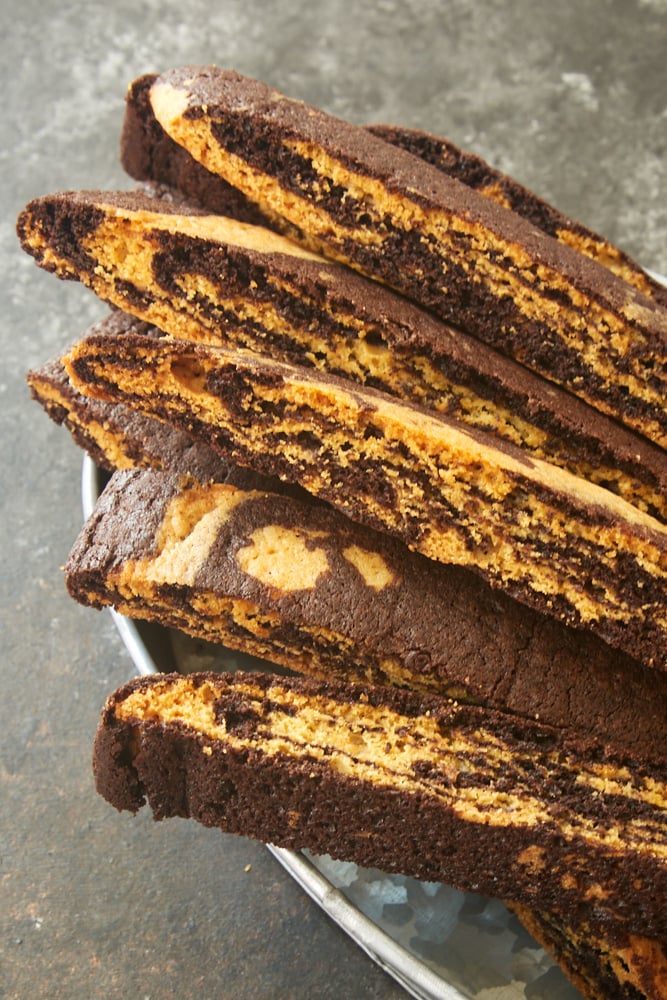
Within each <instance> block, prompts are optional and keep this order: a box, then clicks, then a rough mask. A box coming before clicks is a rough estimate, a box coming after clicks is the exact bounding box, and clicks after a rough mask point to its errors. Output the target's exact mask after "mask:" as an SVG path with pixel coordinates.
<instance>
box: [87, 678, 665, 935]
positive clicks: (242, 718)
mask: <svg viewBox="0 0 667 1000" xmlns="http://www.w3.org/2000/svg"><path fill="white" fill-rule="evenodd" d="M101 733H102V736H101V741H100V742H99V743H98V744H97V747H96V751H95V768H96V780H97V787H98V790H99V791H100V793H101V794H102V795H103V796H105V797H106V798H107V799H108V800H109V801H110V802H111V803H112V804H114V805H116V806H117V807H119V808H130V809H133V810H136V809H138V808H139V807H140V806H141V805H142V804H143V802H144V801H145V800H148V802H149V803H150V806H151V808H152V810H153V814H154V816H155V817H156V818H158V819H162V818H166V817H167V816H174V815H178V816H189V817H191V818H194V819H196V820H197V821H199V822H201V823H203V824H204V825H208V826H218V827H221V828H222V829H224V830H226V831H228V832H231V833H241V834H243V835H244V836H251V837H253V836H254V837H258V838H259V839H262V840H264V841H266V842H268V843H273V844H276V845H277V846H284V847H288V848H292V849H300V848H304V847H308V848H309V849H311V850H313V851H315V852H316V853H330V854H332V855H333V856H334V857H341V858H345V859H347V860H354V861H356V862H357V863H359V864H362V865H365V866H374V867H380V868H381V869H382V870H385V871H400V872H403V873H404V874H410V875H413V876H416V877H418V878H424V879H428V880H437V881H442V880H443V878H446V879H447V881H448V882H449V883H450V884H453V885H455V886H458V887H459V888H465V889H472V890H474V891H479V892H482V893H484V894H487V895H488V894H490V893H492V892H495V893H496V894H497V895H500V896H501V897H506V898H508V899H510V900H511V899H514V900H516V901H518V902H526V903H530V904H536V905H541V906H543V907H544V908H545V909H547V910H553V911H554V912H558V913H560V914H561V915H562V916H563V917H565V918H567V919H569V920H571V921H572V922H573V923H575V924H576V923H577V922H580V921H582V920H586V919H587V917H590V915H591V913H595V917H596V919H597V920H599V922H600V923H601V924H603V925H606V924H609V925H610V926H612V927H613V926H614V925H618V924H622V925H624V926H625V927H626V928H627V929H628V930H631V931H633V932H635V933H639V934H646V935H647V936H651V937H660V936H661V935H664V934H665V931H666V930H667V927H666V917H665V912H664V907H663V905H662V901H663V900H664V898H665V890H666V889H667V881H666V880H667V866H666V865H665V855H666V854H667V841H666V840H665V837H664V824H662V818H661V817H662V815H663V813H664V808H665V782H664V776H661V775H659V774H658V773H657V772H652V774H651V777H650V778H648V776H646V775H644V774H643V772H642V770H641V768H636V767H635V766H634V765H632V764H631V763H630V761H629V760H628V759H623V758H621V759H618V760H616V759H615V758H613V757H612V756H610V755H608V754H607V753H606V752H603V751H601V750H600V749H599V748H598V749H597V750H596V749H595V745H594V744H590V743H589V744H582V743H578V742H577V741H568V739H567V738H565V737H563V736H560V735H559V734H557V733H555V732H554V731H552V730H549V729H548V728H547V727H543V726H540V725H538V724H536V723H528V722H525V721H524V722H522V723H521V724H520V725H519V723H518V722H517V720H516V718H506V717H503V716H501V715H499V714H498V713H489V712H487V711H484V710H482V709H479V708H475V707H472V706H460V705H455V704H447V703H445V702H443V700H442V699H429V698H428V696H425V695H415V694H414V693H412V692H405V691H398V690H397V689H390V688H385V689H379V688H370V689H369V688H365V687H356V688H355V686H352V685H339V684H334V683H333V682H332V683H328V684H323V683H322V682H316V681H313V680H312V679H309V678H276V677H272V676H271V675H266V674H252V675H249V674H242V675H236V676H229V675H221V674H209V675H190V676H189V677H187V678H185V677H182V676H180V675H166V676H165V675H163V676H161V677H151V678H147V677H143V678H139V679H138V680H137V681H135V682H134V683H131V684H130V685H127V686H126V687H125V688H123V689H122V690H121V691H120V692H116V694H115V695H113V696H112V697H111V698H110V699H109V701H108V703H107V706H106V708H105V711H104V714H103V719H102V722H101ZM607 803H609V805H612V803H613V806H612V810H611V811H608V810H607V808H606V804H607Z"/></svg>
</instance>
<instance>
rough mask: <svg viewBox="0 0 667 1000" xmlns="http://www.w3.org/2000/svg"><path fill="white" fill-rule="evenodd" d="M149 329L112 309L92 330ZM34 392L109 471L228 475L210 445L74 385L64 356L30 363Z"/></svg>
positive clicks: (29, 377)
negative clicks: (86, 393) (174, 470)
mask: <svg viewBox="0 0 667 1000" xmlns="http://www.w3.org/2000/svg"><path fill="white" fill-rule="evenodd" d="M130 330H134V331H135V332H138V333H142V332H146V331H147V326H146V324H145V323H141V322H138V321H137V320H134V319H132V317H130V316H126V315H123V314H122V313H120V312H117V313H112V314H111V315H110V316H108V317H107V318H106V319H105V320H102V321H101V322H100V323H99V324H95V325H94V326H92V327H91V328H90V330H89V331H88V332H89V333H91V334H92V333H94V332H97V331H99V332H100V333H102V332H106V333H108V334H113V335H118V334H122V333H127V332H129V331H130ZM26 380H27V383H28V386H29V388H30V394H31V396H32V398H33V399H34V400H35V401H36V402H37V403H39V404H40V405H41V406H42V407H43V409H44V411H45V412H46V413H47V415H48V416H49V417H50V418H51V419H52V420H53V421H54V423H56V424H59V425H61V426H63V427H65V428H67V430H68V431H69V432H70V434H71V435H72V438H73V439H74V441H75V442H76V444H77V445H78V446H79V447H80V448H82V449H83V450H84V451H85V452H86V453H87V454H88V455H89V456H90V457H91V458H92V460H93V462H94V463H95V465H97V466H98V468H100V469H103V470H104V471H105V472H114V471H115V470H116V469H133V468H153V469H170V468H178V469H179V470H181V471H182V472H188V473H190V474H191V475H193V476H195V477H196V478H197V479H199V480H201V481H203V482H207V481H208V480H209V479H214V480H216V481H224V479H225V478H226V473H227V470H228V468H229V465H228V463H225V462H224V461H223V460H222V459H221V457H220V456H219V455H218V454H216V452H214V451H213V450H212V449H211V448H209V447H207V446H206V445H204V444H202V443H201V442H198V441H193V439H192V438H191V437H189V435H187V434H186V433H184V432H183V431H179V430H177V429H176V428H174V427H172V426H171V425H170V424H166V423H164V422H163V421H161V420H156V419H155V418H154V417H149V416H146V415H145V414H143V413H140V412H138V411H137V410H133V409H131V408H130V407H127V406H124V405H122V404H116V403H105V402H102V401H101V400H98V399H92V398H91V397H89V396H84V395H82V393H80V392H79V391H78V390H77V389H75V388H74V386H73V385H72V383H71V382H70V379H69V376H68V375H67V372H66V371H65V368H64V366H63V364H62V361H61V360H60V358H56V359H53V360H51V361H49V362H47V363H46V364H44V365H42V366H41V367H40V368H34V369H31V370H30V371H29V372H28V374H27V376H26Z"/></svg>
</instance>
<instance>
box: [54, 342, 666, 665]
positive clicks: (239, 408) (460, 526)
mask: <svg viewBox="0 0 667 1000" xmlns="http://www.w3.org/2000/svg"><path fill="white" fill-rule="evenodd" d="M64 363H65V365H66V367H67V370H68V373H69V375H70V378H72V379H73V381H74V383H75V385H77V386H78V387H79V388H81V389H82V390H84V391H86V392H89V393H92V394H96V395H100V396H102V397H106V398H108V399H113V400H115V401H118V402H121V401H122V402H130V403H131V404H132V405H135V406H137V407H138V408H140V409H143V410H144V411H145V412H149V413H151V414H152V415H154V416H158V417H159V418H161V419H170V420H172V421H173V422H174V423H175V424H176V425H177V426H181V427H182V428H183V429H187V430H188V432H189V433H192V434H193V436H196V437H198V438H201V439H202V440H205V441H206V442H207V443H208V444H210V445H211V447H213V448H215V449H216V450H218V451H220V453H221V454H223V456H226V457H227V458H228V459H230V460H231V461H234V462H238V463H239V464H242V465H248V466H250V467H252V468H255V469H256V470H257V471H259V472H262V473H263V474H268V475H277V476H279V477H280V478H284V479H286V480H288V481H295V482H297V483H299V485H301V486H303V487H304V488H305V489H307V490H308V491H309V492H311V493H314V494H316V495H318V496H320V497H321V498H322V499H324V500H327V501H328V502H330V503H331V504H332V505H334V506H336V507H337V508H339V509H341V510H343V512H344V513H347V514H348V515H349V516H351V517H352V518H353V519H354V520H360V521H361V522H362V523H365V524H367V525H368V526H369V527H372V528H376V529H379V530H385V531H388V532H389V533H390V534H394V535H395V536H397V537H400V538H401V539H402V540H403V541H404V542H406V543H407V544H408V545H409V546H410V547H412V548H414V549H416V550H417V551H420V552H421V553H422V554H424V555H427V556H428V557H429V558H434V559H436V560H438V561H440V562H448V563H458V564H461V565H468V566H469V567H470V568H472V569H474V570H475V571H476V572H479V573H481V574H482V575H483V576H484V577H485V579H487V580H488V581H489V582H490V583H491V584H492V585H493V586H497V587H500V588H501V589H504V590H506V591H507V592H509V593H510V594H511V596H513V597H516V598H517V599H519V600H521V601H523V602H524V603H527V604H530V605H533V606H535V607H537V609H538V610H540V611H543V612H545V613H547V614H550V615H552V616H554V617H558V618H562V619H563V620H564V621H565V622H567V623H569V624H573V625H577V626H585V627H587V628H590V629H591V630H593V631H595V632H597V633H598V634H599V635H600V637H601V638H603V639H604V640H605V641H607V642H609V643H610V644H611V645H613V646H615V647H617V648H621V649H624V650H625V651H626V652H628V653H629V654H630V655H632V656H635V657H636V658H638V659H641V660H642V661H643V662H646V663H647V664H650V665H655V666H664V663H665V661H664V655H665V643H664V638H665V637H664V632H665V630H666V629H667V623H665V621H664V615H665V602H664V586H665V584H664V576H665V573H666V572H667V569H666V568H665V566H664V560H665V555H664V551H663V550H664V545H665V529H664V526H663V525H661V524H660V523H659V522H658V521H655V520H654V519H653V518H650V517H647V516H646V515H644V514H642V513H641V512H640V511H638V510H636V508H634V507H631V506H629V505H628V504H625V503H624V502H623V501H622V500H620V499H619V498H618V497H616V496H615V495H614V494H611V493H609V492H608V491H606V490H600V489H599V488H597V487H593V486H590V485H589V484H586V483H584V482H583V481H581V480H578V479H576V477H573V476H570V475H569V474H567V473H565V472H563V471H562V470H559V469H557V468H555V467H553V466H547V465H545V464H544V463H539V462H537V461H534V462H531V461H529V460H527V459H526V458H525V456H524V455H523V454H521V453H520V452H518V451H515V450H514V449H511V448H510V447H509V446H507V447H506V448H504V449H503V450H500V449H498V448H497V447H496V446H495V444H494V443H492V442H490V441H489V440H487V439H485V438H483V437H482V436H480V435H476V434H473V433H472V432H462V431H461V429H460V427H459V426H458V425H453V424H451V423H449V422H447V421H446V420H445V419H444V418H441V417H438V416H436V415H435V414H432V413H430V412H428V411H423V410H419V409H417V408H415V407H409V406H407V404H401V403H399V402H397V401H396V400H395V399H393V398H390V397H387V396H384V395H383V394H381V393H375V392H373V391H372V390H370V389H367V390H363V391H362V390H361V389H358V388H355V387H352V386H351V385H350V384H349V383H347V382H343V381H342V380H339V379H335V378H332V377H329V378H327V377H325V376H324V375H315V374H314V373H312V372H308V371H305V370H303V369H297V368H295V367H293V366H285V365H279V364H277V363H271V362H270V361H268V360H267V359H265V358H259V357H257V356H252V355H250V353H249V352H243V351H236V352H235V351H227V350H225V349H223V348H214V347H209V346H205V345H199V344H186V343H184V342H182V341H175V340H174V341H172V340H168V339H163V340H158V341H153V340H151V339H150V338H140V337H136V336H134V335H130V336H128V337H123V338H120V339H118V340H116V339H113V338H100V337H92V338H88V339H87V340H85V341H82V342H81V343H79V344H78V345H77V346H76V347H75V348H74V349H73V350H72V351H71V352H70V354H69V355H68V356H67V358H66V359H64ZM600 585H603V589H602V590H601V589H600Z"/></svg>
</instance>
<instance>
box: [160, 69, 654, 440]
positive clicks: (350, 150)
mask: <svg viewBox="0 0 667 1000" xmlns="http://www.w3.org/2000/svg"><path fill="white" fill-rule="evenodd" d="M151 103H152V107H153V111H154V113H155V116H156V118H157V119H158V121H159V122H160V124H161V125H162V127H163V128H164V130H165V131H166V132H167V133H168V134H169V135H170V136H171V137H172V138H173V139H175V140H176V141H177V142H178V143H179V144H180V145H182V146H184V147H185V148H186V149H187V150H188V151H189V152H190V153H191V154H192V155H193V156H194V157H195V158H196V159H198V160H199V161H200V162H201V163H203V164H204V166H206V167H207V169H209V170H210V171H211V172H213V173H216V174H219V175H220V176H222V177H223V178H224V179H225V180H227V181H228V182H229V183H231V184H233V185H234V186H236V187H238V188H239V189H240V190H241V191H243V192H244V193H245V194H246V195H247V196H248V197H250V198H252V199H253V200H255V201H256V202H257V203H258V204H259V205H260V207H262V209H263V210H270V211H271V212H273V213H275V214H276V215H278V216H281V217H283V218H285V219H287V220H288V221H289V222H290V223H291V224H293V225H294V226H296V227H297V228H298V229H299V230H300V231H301V232H303V233H304V234H305V235H306V236H307V238H308V242H309V243H310V245H311V246H312V247H314V248H315V249H318V250H320V251H325V252H326V253H327V254H328V255H330V256H334V257H336V258H338V259H340V260H342V261H344V262H345V263H348V264H351V265H352V266H354V267H356V268H358V269H360V270H361V271H363V272H364V273H366V274H369V275H371V276H373V277H376V278H379V279H380V280H382V281H384V282H386V283H387V284H389V285H391V286H392V287H394V288H395V289H397V290H398V291H400V292H402V293H403V294H405V295H407V296H409V297H411V298H413V299H414V300H415V301H417V302H418V303H420V304H421V305H422V306H425V307H427V308H429V309H431V310H433V311H434V312H436V313H437V314H438V315H439V316H440V317H441V318H442V319H444V320H445V321H447V322H451V323H452V324H454V325H455V326H459V327H462V328H464V329H465V330H467V331H468V332H469V333H472V334H474V335H475V336H477V337H478V338H479V339H481V340H484V341H486V342H489V343H491V344H492V345H493V346H494V347H496V348H498V349H499V350H502V351H503V352H505V353H507V354H509V355H511V356H512V357H514V358H516V359H517V360H519V361H520V362H522V363H523V364H525V365H526V366H527V367H529V368H532V369H534V370H535V371H538V372H539V373H541V374H543V375H545V376H546V377H547V378H549V379H550V380H551V381H554V382H556V383H558V384H560V385H562V386H564V387H565V388H567V389H568V390H570V391H571V392H573V393H574V394H576V395H579V396H580V397H582V398H583V399H585V400H586V401H587V402H589V403H591V404H592V405H594V406H596V407H597V408H599V409H601V410H603V411H604V412H606V413H608V414H610V415H612V416H614V417H616V418H617V419H618V420H620V421H621V422H623V423H626V424H628V425H629V426H631V427H633V428H634V429H636V430H638V431H640V432H641V433H643V434H645V435H646V436H647V437H649V438H651V439H652V440H655V441H656V442H658V443H659V444H661V445H662V446H663V447H664V446H665V445H666V444H667V408H666V407H665V391H666V389H667V367H666V365H665V361H666V358H667V310H665V309H663V308H661V307H660V306H658V305H656V303H655V302H654V301H653V300H651V299H650V298H648V297H646V296H644V295H642V294H641V293H640V292H639V291H638V290H637V289H636V288H635V287H634V286H632V285H630V284H628V283H627V282H624V281H622V280H621V279H619V278H617V277H615V276H614V275H613V274H611V273H610V272H609V271H608V270H607V269H606V268H604V267H602V266H601V265H599V264H597V263H596V262H594V261H592V260H591V259H590V258H588V257H586V256H585V255H584V254H580V253H578V252H577V251H575V250H573V249H572V248H571V247H568V246H566V245H564V244H562V243H559V242H558V241H557V240H555V239H553V238H551V237H548V236H546V234H544V233H543V232H542V231H541V230H537V229H536V228H535V227H533V226H532V225H530V224H529V223H528V222H526V221H525V220H524V219H522V218H521V216H519V215H517V214H516V213H515V212H511V211H509V210H507V209H505V208H504V207H503V206H501V205H498V204H497V203H495V202H493V201H491V200H490V199H488V198H486V197H484V196H483V195H480V194H478V193H477V192H475V191H474V190H473V189H471V188H469V187H466V185H464V184H461V183H460V182H459V181H457V180H455V179H454V178H452V177H449V176H447V175H446V174H444V173H443V172H442V171H441V170H439V169H437V168H435V167H432V166H431V165H430V164H428V163H425V162H424V161H423V160H420V159H419V158H418V157H415V156H413V155H412V154H410V153H408V152H406V151H405V150H402V149H399V148H397V147H396V146H392V145H391V144H390V143H387V142H384V141H383V140H382V139H379V138H378V137H377V136H374V135H372V134H371V133H369V132H368V131H367V130H366V129H364V128H362V127H360V126H355V125H352V124H350V123H348V122H345V121H342V120H341V119H337V118H334V117H333V116H331V115H327V114H325V113H324V112H322V111H319V110H317V109H315V108H312V107H309V106H307V105H305V104H303V103H301V102H299V101H294V100H289V99H288V98H286V97H285V96H284V95H282V94H280V93H278V92H277V91H275V90H273V89H271V88H270V87H268V86H266V85H265V84H262V83H260V82H259V81H256V80H251V79H249V78H247V77H242V76H240V75H239V74H237V73H235V72H233V71H224V70H220V69H217V68H215V67H185V68H182V69H178V70H172V71H170V72H168V73H166V74H164V75H162V76H160V77H158V79H157V80H156V82H155V83H154V84H153V86H152V88H151Z"/></svg>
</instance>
